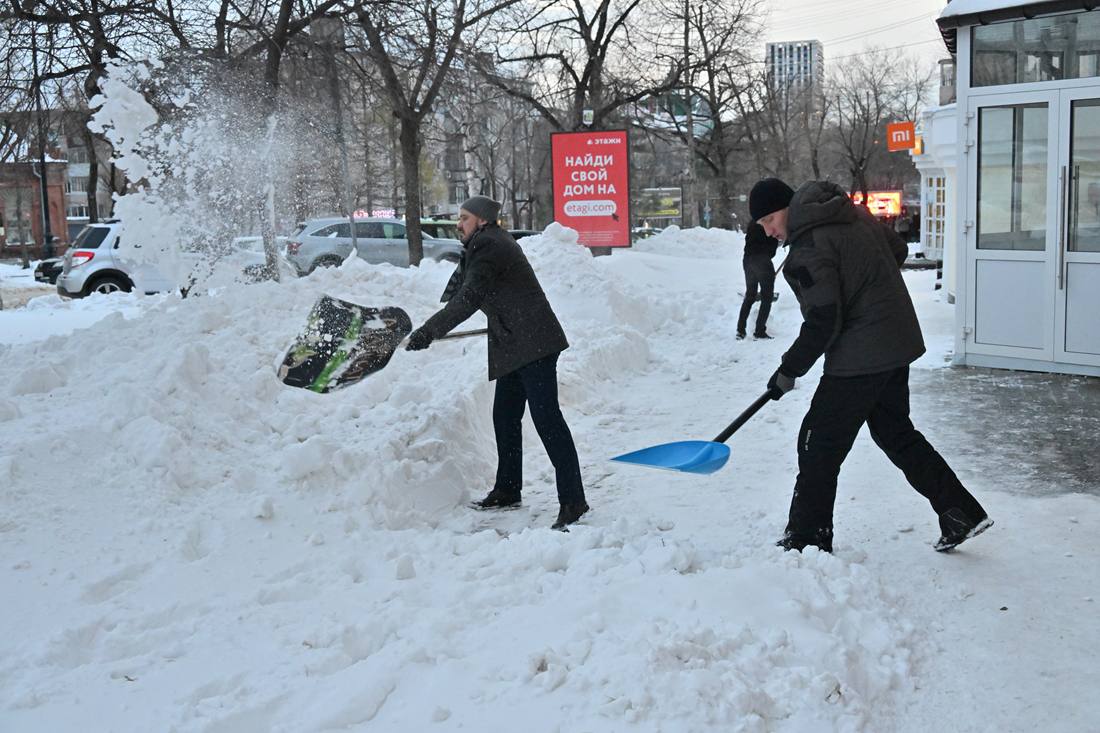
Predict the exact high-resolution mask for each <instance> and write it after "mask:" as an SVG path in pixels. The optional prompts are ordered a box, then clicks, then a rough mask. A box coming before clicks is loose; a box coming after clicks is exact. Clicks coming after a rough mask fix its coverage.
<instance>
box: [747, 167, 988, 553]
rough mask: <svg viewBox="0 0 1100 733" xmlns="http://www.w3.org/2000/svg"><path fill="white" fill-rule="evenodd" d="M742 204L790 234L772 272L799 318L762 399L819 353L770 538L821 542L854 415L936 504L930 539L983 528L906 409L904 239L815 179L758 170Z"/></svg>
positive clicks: (911, 322) (943, 542)
mask: <svg viewBox="0 0 1100 733" xmlns="http://www.w3.org/2000/svg"><path fill="white" fill-rule="evenodd" d="M749 210H750V213H751V214H752V218H753V219H755V220H756V221H758V222H760V225H761V226H763V227H764V231H765V232H767V234H768V236H772V237H776V238H777V239H781V240H784V241H785V242H786V244H787V245H789V246H790V254H789V255H788V257H787V264H786V267H785V269H784V273H783V275H784V277H785V278H786V279H787V282H788V283H789V284H790V286H791V290H793V291H794V294H795V296H796V297H797V298H798V303H799V305H800V306H801V309H802V315H803V319H804V320H803V324H802V328H801V331H800V332H799V334H798V337H797V338H796V339H795V341H794V343H793V344H791V347H790V348H789V349H788V350H787V353H785V354H784V355H783V359H782V361H781V363H780V365H779V368H778V369H777V370H776V371H775V373H774V374H773V375H772V377H771V379H770V380H769V381H768V389H769V390H770V392H771V396H772V399H775V400H778V399H780V398H781V397H782V396H783V395H784V394H786V393H787V392H789V391H790V390H791V389H792V388H793V387H794V382H795V379H796V378H798V377H801V376H803V375H804V374H806V372H808V371H809V370H810V367H812V366H813V365H814V363H815V362H816V361H817V360H818V358H819V357H820V356H821V355H822V354H824V355H825V369H824V372H825V373H824V375H823V376H822V377H821V381H820V382H819V383H818V385H817V390H816V391H815V392H814V396H813V400H812V401H811V403H810V409H809V411H808V412H807V413H806V417H805V418H804V419H803V421H802V428H801V430H799V433H798V478H797V479H796V481H795V487H794V496H793V497H792V499H791V509H790V515H789V518H788V521H787V529H786V532H785V533H784V535H783V539H782V540H780V542H779V545H780V546H781V547H783V548H785V549H788V550H799V551H801V550H803V549H804V548H806V547H807V546H816V547H818V548H820V549H821V550H824V551H826V552H832V549H833V504H834V502H835V500H836V485H837V476H838V474H839V473H840V465H841V463H843V462H844V459H845V457H846V456H847V455H848V451H849V450H851V448H852V443H853V442H854V441H855V438H856V434H857V433H859V430H860V428H861V427H862V426H863V424H864V423H866V424H867V427H868V428H869V429H870V431H871V438H872V439H873V440H874V441H875V444H876V445H878V447H879V448H881V449H882V451H883V452H884V453H886V455H887V457H889V459H890V460H891V461H892V462H893V464H894V465H895V466H897V467H898V468H900V469H901V470H902V471H903V472H904V473H905V478H906V479H907V480H908V481H909V483H910V484H911V485H912V486H913V488H914V489H916V490H917V491H918V492H920V494H921V495H922V496H924V497H925V498H926V499H928V501H929V502H930V503H931V504H932V509H933V510H934V511H935V512H936V514H937V515H938V516H939V524H940V530H941V536H940V539H939V541H938V542H936V544H935V549H936V550H938V551H941V552H944V551H947V550H951V549H953V548H954V547H956V546H957V545H958V544H960V543H961V542H964V541H966V540H967V539H969V538H971V537H973V536H975V535H977V534H979V533H981V532H983V531H985V530H986V529H987V528H989V527H990V526H991V525H992V524H993V522H992V521H991V520H990V519H989V517H988V516H987V514H986V512H985V509H983V508H982V506H981V504H979V503H978V500H977V499H975V498H974V497H973V496H972V495H971V494H970V492H969V491H967V490H966V489H965V488H964V487H963V485H962V483H961V482H960V481H959V479H958V477H957V476H956V475H955V473H954V471H952V470H951V468H950V466H948V465H947V462H946V461H944V459H943V457H942V456H940V454H939V453H937V452H936V450H935V448H933V447H932V446H931V445H930V444H929V443H928V441H927V440H925V438H924V436H923V435H921V434H920V433H919V432H917V430H916V429H915V428H914V427H913V423H912V421H911V420H910V419H909V365H910V364H911V363H912V362H913V361H915V360H916V359H917V357H919V356H920V355H921V354H923V353H924V340H923V338H922V337H921V332H920V325H919V324H918V322H917V314H916V311H915V310H914V309H913V301H912V299H911V298H910V297H909V291H908V290H907V289H906V287H905V282H904V280H903V279H902V277H901V271H900V267H901V264H902V263H903V262H904V261H905V258H906V255H907V254H908V250H907V248H906V245H905V243H904V242H902V241H901V240H900V238H899V237H897V235H896V234H894V232H893V231H892V230H889V229H887V228H886V227H885V226H883V225H882V224H880V223H879V222H878V221H876V220H875V218H874V217H873V216H872V215H871V214H870V212H868V211H867V210H866V209H864V208H862V207H856V206H855V205H854V204H853V203H852V201H851V199H850V198H849V197H848V195H847V194H846V193H845V192H844V190H843V189H842V188H840V187H839V186H837V185H836V184H833V183H827V182H824V181H810V182H809V183H806V184H804V185H803V186H801V187H800V188H799V189H798V191H797V192H795V191H793V190H791V188H790V186H788V185H787V184H785V183H783V182H782V181H780V180H778V179H776V178H766V179H764V180H762V181H759V182H757V184H756V185H755V186H753V188H752V192H751V193H750V194H749Z"/></svg>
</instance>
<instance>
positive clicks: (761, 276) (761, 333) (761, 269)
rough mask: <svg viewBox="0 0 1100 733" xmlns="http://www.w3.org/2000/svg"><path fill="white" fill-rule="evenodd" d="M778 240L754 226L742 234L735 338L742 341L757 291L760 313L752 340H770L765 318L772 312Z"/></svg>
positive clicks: (754, 223)
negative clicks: (742, 286) (741, 283)
mask: <svg viewBox="0 0 1100 733" xmlns="http://www.w3.org/2000/svg"><path fill="white" fill-rule="evenodd" d="M778 246H779V240H778V239H776V238H775V237H769V236H768V235H767V234H766V233H765V232H764V228H763V227H762V226H760V224H758V223H757V222H755V221H754V222H753V223H752V224H749V228H748V231H746V232H745V256H744V258H743V259H742V260H741V264H742V266H743V267H744V268H745V300H744V302H743V303H741V313H740V315H739V316H738V317H737V338H738V340H740V339H743V338H745V327H746V326H747V325H748V320H749V311H751V310H752V304H753V303H754V302H756V300H757V297H756V293H757V289H759V291H760V298H759V300H760V310H759V311H757V314H756V329H755V330H754V331H753V334H752V335H753V337H755V338H758V339H770V338H771V336H769V335H768V314H769V313H771V310H772V294H773V293H774V292H775V269H774V268H772V258H773V257H775V250H776V247H778Z"/></svg>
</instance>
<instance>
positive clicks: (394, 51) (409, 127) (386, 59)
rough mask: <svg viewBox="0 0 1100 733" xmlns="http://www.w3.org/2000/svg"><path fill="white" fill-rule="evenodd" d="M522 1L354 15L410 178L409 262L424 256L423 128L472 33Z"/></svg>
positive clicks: (378, 9)
mask: <svg viewBox="0 0 1100 733" xmlns="http://www.w3.org/2000/svg"><path fill="white" fill-rule="evenodd" d="M517 2H519V0H495V1H494V2H479V1H478V0H471V2H470V3H469V4H468V3H467V0H456V2H454V4H453V5H452V6H451V8H450V10H449V11H444V10H442V9H440V8H439V7H437V5H436V4H435V3H433V2H432V1H431V0H395V1H393V2H387V3H370V4H364V3H360V4H359V5H357V6H356V9H355V12H356V17H357V18H358V21H359V25H360V26H361V27H362V29H363V32H364V34H365V37H366V51H367V54H368V56H369V57H370V59H371V60H372V61H373V62H374V64H375V66H376V67H377V68H378V70H379V73H380V75H381V77H382V82H383V85H384V88H385V90H386V92H387V94H388V95H389V99H390V107H391V108H392V109H393V114H394V116H395V117H396V118H397V120H398V123H399V128H400V129H399V131H398V139H399V141H400V145H401V168H402V171H403V173H404V178H405V231H406V235H407V236H408V239H409V262H410V263H411V264H413V265H418V264H420V261H421V260H422V259H423V257H424V244H423V237H422V235H421V232H420V216H421V213H422V211H421V202H420V157H421V152H422V141H421V128H422V126H423V125H424V122H425V119H426V118H427V117H428V115H429V114H431V112H432V110H433V109H434V108H435V105H436V102H437V101H438V99H439V94H440V91H441V90H442V88H443V84H444V81H445V80H446V78H447V75H448V74H449V73H450V71H451V67H452V64H453V63H454V60H455V57H456V56H457V55H458V52H459V49H460V48H461V46H462V44H463V42H464V41H465V40H466V37H467V35H468V34H469V33H470V32H471V31H473V30H474V29H476V28H477V27H478V26H479V24H481V23H482V22H484V21H486V20H487V19H489V18H491V17H492V16H493V15H494V14H495V13H497V12H499V11H501V10H503V9H505V8H507V7H509V6H512V5H515V4H516V3H517Z"/></svg>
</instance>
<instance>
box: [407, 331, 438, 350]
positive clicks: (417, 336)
mask: <svg viewBox="0 0 1100 733" xmlns="http://www.w3.org/2000/svg"><path fill="white" fill-rule="evenodd" d="M431 343H432V335H431V334H430V333H428V332H427V331H425V330H424V329H423V328H418V329H416V330H415V331H413V332H412V333H411V334H409V343H407V344H405V351H420V350H421V349H426V348H428V347H429V346H431Z"/></svg>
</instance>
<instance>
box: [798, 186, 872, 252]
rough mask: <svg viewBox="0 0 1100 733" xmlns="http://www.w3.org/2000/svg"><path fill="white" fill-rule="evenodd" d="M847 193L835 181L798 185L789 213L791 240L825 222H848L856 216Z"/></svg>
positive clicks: (853, 205)
mask: <svg viewBox="0 0 1100 733" xmlns="http://www.w3.org/2000/svg"><path fill="white" fill-rule="evenodd" d="M856 216H857V214H856V207H855V204H853V203H852V199H851V198H849V197H848V194H847V192H845V190H844V189H843V188H841V187H840V186H838V185H836V184H835V183H830V182H828V181H809V182H808V183H804V184H802V185H801V186H799V187H798V190H797V191H795V192H794V198H792V199H791V205H790V211H788V213H787V241H789V242H793V241H795V240H796V239H798V238H799V237H801V236H802V235H803V234H805V233H806V232H808V231H810V230H811V229H813V228H815V227H819V226H824V225H825V224H846V223H848V222H850V221H853V220H854V219H855V218H856Z"/></svg>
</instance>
